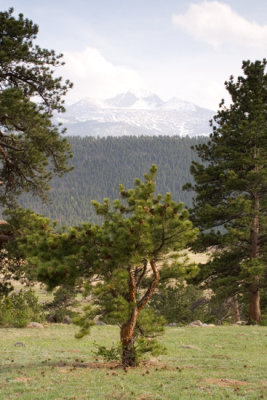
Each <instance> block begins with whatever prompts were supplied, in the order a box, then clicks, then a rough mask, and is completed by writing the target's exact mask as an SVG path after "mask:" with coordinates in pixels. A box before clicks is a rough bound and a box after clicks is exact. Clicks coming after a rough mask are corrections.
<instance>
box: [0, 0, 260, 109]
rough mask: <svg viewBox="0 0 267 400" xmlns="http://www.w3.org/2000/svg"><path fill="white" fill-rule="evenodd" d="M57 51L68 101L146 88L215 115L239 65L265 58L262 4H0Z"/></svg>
mask: <svg viewBox="0 0 267 400" xmlns="http://www.w3.org/2000/svg"><path fill="white" fill-rule="evenodd" d="M0 5H1V7H0V10H1V11H5V10H7V9H9V8H10V7H13V8H14V9H15V14H16V15H17V14H18V13H23V14H24V16H25V17H27V18H29V19H31V20H33V22H34V23H36V24H38V25H39V33H38V37H37V40H36V43H37V44H38V45H40V46H41V47H44V48H48V49H54V50H56V52H58V53H63V54H64V60H65V62H66V64H65V66H64V67H62V68H61V69H60V70H59V71H58V73H59V74H60V75H62V76H63V77H64V78H65V79H67V78H68V79H70V80H71V81H72V82H73V83H74V88H73V89H72V90H71V91H70V92H69V94H68V96H67V99H66V100H67V103H73V102H75V101H77V100H79V99H81V98H84V97H89V98H100V99H104V98H109V97H112V96H114V95H116V94H118V93H121V92H126V91H127V90H134V91H136V92H137V93H138V92H140V90H141V89H142V90H144V89H145V90H148V91H151V92H153V93H156V94H158V95H159V96H160V97H162V98H163V99H164V100H167V99H170V98H172V97H177V98H179V99H182V100H187V101H190V102H193V103H195V104H197V105H199V106H202V107H206V108H210V109H212V110H217V109H218V105H219V103H220V101H221V99H222V98H225V99H226V100H227V92H226V91H225V88H224V82H225V81H226V80H228V79H229V76H230V75H234V77H237V76H238V75H241V74H242V69H241V66H242V60H248V59H250V60H251V61H254V60H256V59H257V60H261V59H263V58H264V57H267V1H266V0H254V1H252V0H222V1H220V0H218V1H211V0H192V1H191V0H45V1H44V0H13V1H12V3H10V1H6V0H0Z"/></svg>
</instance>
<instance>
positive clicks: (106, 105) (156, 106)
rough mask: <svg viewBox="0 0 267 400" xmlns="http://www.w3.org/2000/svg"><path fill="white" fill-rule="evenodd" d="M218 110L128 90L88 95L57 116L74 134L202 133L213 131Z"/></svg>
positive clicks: (70, 132) (189, 134)
mask: <svg viewBox="0 0 267 400" xmlns="http://www.w3.org/2000/svg"><path fill="white" fill-rule="evenodd" d="M213 114H214V112H213V111H211V110H208V109H205V108H201V107H198V106H196V105H194V104H192V103H189V102H187V101H183V100H179V99H177V98H172V99H170V100H168V101H163V100H162V99H161V98H160V97H159V96H157V95H156V94H153V93H143V94H141V95H140V94H139V95H138V94H136V93H134V92H130V91H128V92H126V93H121V94H118V95H117V96H115V97H113V98H110V99H106V100H103V101H100V100H95V99H90V98H85V99H82V100H80V101H78V102H76V103H74V104H72V105H70V106H68V107H66V113H65V114H63V115H59V116H58V117H57V120H58V121H59V122H62V123H63V124H64V126H66V127H67V134H68V135H72V136H78V135H79V136H100V137H105V136H125V135H134V136H140V135H144V136H147V135H148V136H154V135H156V136H158V135H162V136H174V135H179V136H186V135H188V136H198V135H207V134H209V133H210V128H209V120H210V119H211V118H212V116H213Z"/></svg>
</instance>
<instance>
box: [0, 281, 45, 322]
mask: <svg viewBox="0 0 267 400" xmlns="http://www.w3.org/2000/svg"><path fill="white" fill-rule="evenodd" d="M42 319H43V311H42V307H41V306H40V305H39V304H38V299H37V297H36V295H35V293H34V291H33V290H32V289H28V290H20V291H19V292H17V293H16V292H13V293H11V294H10V295H9V296H6V297H4V298H2V299H1V301H0V326H8V327H15V328H24V327H25V326H27V324H28V323H29V322H30V321H33V320H34V321H36V322H40V321H41V320H42Z"/></svg>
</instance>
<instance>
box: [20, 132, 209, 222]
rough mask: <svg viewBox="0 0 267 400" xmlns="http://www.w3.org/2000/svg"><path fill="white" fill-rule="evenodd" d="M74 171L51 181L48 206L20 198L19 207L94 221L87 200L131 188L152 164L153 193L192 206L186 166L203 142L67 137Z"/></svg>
mask: <svg viewBox="0 0 267 400" xmlns="http://www.w3.org/2000/svg"><path fill="white" fill-rule="evenodd" d="M68 140H69V142H70V144H71V148H72V151H73V155H74V157H73V159H72V160H71V163H72V165H73V166H74V170H73V171H71V172H70V173H68V174H66V175H65V176H64V177H63V178H54V179H53V181H52V185H51V193H50V197H51V203H50V204H48V205H43V204H41V202H40V200H38V199H37V198H30V197H29V196H28V197H26V196H23V198H21V200H20V204H21V205H23V206H24V207H29V208H32V209H33V210H34V211H36V212H38V213H42V214H45V215H46V216H49V217H51V218H53V219H56V220H58V221H59V223H60V224H65V225H74V224H78V223H81V222H85V221H96V216H95V213H94V210H93V207H92V206H91V200H93V199H95V200H99V201H101V200H102V199H103V198H104V197H109V198H111V199H114V198H116V197H117V196H118V185H119V184H120V183H121V184H123V185H125V186H126V187H127V188H129V187H132V186H133V181H134V178H136V177H140V178H142V177H143V175H144V173H145V172H147V171H148V170H149V168H150V167H151V165H152V164H157V166H158V176H157V191H158V192H162V193H165V192H166V191H169V192H171V193H172V195H173V198H174V199H175V200H176V201H183V202H184V203H185V204H186V205H187V206H190V205H191V198H192V194H191V193H189V192H184V191H183V190H182V186H183V185H184V184H185V183H186V182H188V181H191V180H192V177H191V175H190V171H189V169H190V164H191V161H192V159H195V158H196V155H195V153H194V152H193V151H192V150H191V146H192V145H195V144H197V143H200V142H203V141H204V140H207V139H206V138H203V137H202V138H189V137H184V138H181V137H178V136H177V137H139V138H137V137H119V138H114V137H108V138H92V137H85V138H80V137H70V138H69V139H68Z"/></svg>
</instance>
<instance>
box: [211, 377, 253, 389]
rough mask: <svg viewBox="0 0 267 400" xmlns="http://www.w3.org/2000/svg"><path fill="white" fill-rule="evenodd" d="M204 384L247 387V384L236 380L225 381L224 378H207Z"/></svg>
mask: <svg viewBox="0 0 267 400" xmlns="http://www.w3.org/2000/svg"><path fill="white" fill-rule="evenodd" d="M205 382H206V383H208V384H209V385H217V386H221V387H233V386H234V387H237V386H247V385H249V382H245V381H239V380H236V379H226V378H208V379H205Z"/></svg>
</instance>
